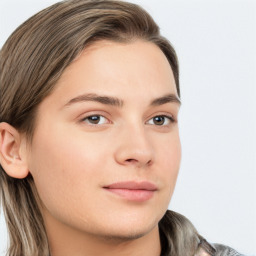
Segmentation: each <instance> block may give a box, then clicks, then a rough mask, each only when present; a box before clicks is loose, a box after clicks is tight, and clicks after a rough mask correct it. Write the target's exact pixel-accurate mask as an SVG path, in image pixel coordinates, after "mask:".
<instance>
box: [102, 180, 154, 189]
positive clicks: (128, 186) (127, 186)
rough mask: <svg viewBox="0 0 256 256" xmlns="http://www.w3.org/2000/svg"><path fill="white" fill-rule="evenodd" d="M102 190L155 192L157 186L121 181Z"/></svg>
mask: <svg viewBox="0 0 256 256" xmlns="http://www.w3.org/2000/svg"><path fill="white" fill-rule="evenodd" d="M104 188H108V189H130V190H149V191H155V190H157V186H156V185H155V184H153V183H151V182H149V181H140V182H136V181H123V182H116V183H113V184H110V185H107V186H104Z"/></svg>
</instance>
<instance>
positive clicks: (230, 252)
mask: <svg viewBox="0 0 256 256" xmlns="http://www.w3.org/2000/svg"><path fill="white" fill-rule="evenodd" d="M212 246H213V248H214V249H215V250H216V253H215V256H245V255H243V254H240V253H238V252H237V251H235V250H234V249H232V248H230V247H228V246H225V245H222V244H212Z"/></svg>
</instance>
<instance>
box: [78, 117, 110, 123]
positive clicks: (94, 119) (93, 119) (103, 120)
mask: <svg viewBox="0 0 256 256" xmlns="http://www.w3.org/2000/svg"><path fill="white" fill-rule="evenodd" d="M83 122H85V123H88V124H92V125H101V124H106V123H107V119H106V118H105V117H104V116H101V115H93V116H88V117H86V118H84V119H83Z"/></svg>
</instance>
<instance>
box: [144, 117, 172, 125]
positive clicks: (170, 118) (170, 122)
mask: <svg viewBox="0 0 256 256" xmlns="http://www.w3.org/2000/svg"><path fill="white" fill-rule="evenodd" d="M155 117H164V118H167V119H168V120H169V123H168V124H162V125H161V124H160V125H157V124H154V123H152V124H150V123H149V122H150V120H152V119H154V118H155ZM153 122H154V121H153ZM175 122H176V120H175V118H174V117H173V116H172V115H166V114H159V115H154V116H153V117H151V118H150V119H148V121H147V122H146V123H147V124H149V125H154V126H157V127H166V126H169V125H171V124H172V123H175Z"/></svg>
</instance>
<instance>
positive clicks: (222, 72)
mask: <svg viewBox="0 0 256 256" xmlns="http://www.w3.org/2000/svg"><path fill="white" fill-rule="evenodd" d="M55 2H56V1H49V0H31V1H28V0H22V1H21V0H16V1H14V0H1V1H0V47H1V46H2V45H3V43H4V41H5V40H6V39H7V37H8V36H9V35H10V33H11V32H12V31H13V30H14V29H15V28H16V27H17V26H18V25H20V24H21V23H22V22H23V21H25V20H26V19H27V18H28V17H30V16H31V15H32V14H34V13H36V12H37V11H39V10H41V9H42V8H44V7H47V6H48V5H50V4H53V3H55ZM131 2H135V3H138V4H140V5H142V6H143V7H145V8H146V10H147V11H148V12H149V13H150V14H151V15H152V16H153V17H154V19H155V20H156V21H157V23H158V24H159V26H160V28H161V32H162V34H163V35H164V36H165V37H167V38H168V39H169V40H170V41H171V43H172V44H173V45H174V47H175V49H176V51H177V54H178V56H179V61H180V71H181V78H180V79H181V99H182V108H181V113H180V119H179V122H180V134H181V141H182V147H183V157H182V164H181V170H180V175H179V178H178V182H177V186H176V191H175V193H174V196H173V198H172V201H171V203H170V206H169V208H170V209H172V210H175V211H178V212H180V213H182V214H184V215H185V216H187V217H188V218H189V219H190V220H191V221H192V222H193V223H194V225H195V226H196V228H197V229H198V231H199V232H200V233H201V234H202V235H203V236H204V237H205V238H206V239H207V240H209V241H210V242H218V243H223V244H227V245H229V246H231V247H233V248H235V249H237V250H238V251H240V252H242V253H243V254H245V255H256V190H255V183H256V126H255V123H256V122H255V121H256V103H255V102H256V90H255V86H256V84H255V82H256V79H255V71H256V51H255V48H256V39H255V37H256V20H255V16H256V4H255V2H254V1H247V0H240V1H236V0H233V1H232V0H222V1H217V0H215V1H214V0H201V1H199V0H197V1H196V0H165V1H164V0H151V1H150V0H132V1H131ZM6 243H7V233H6V227H5V223H4V219H3V216H1V217H0V255H1V256H3V255H4V254H3V251H4V249H5V248H6Z"/></svg>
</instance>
